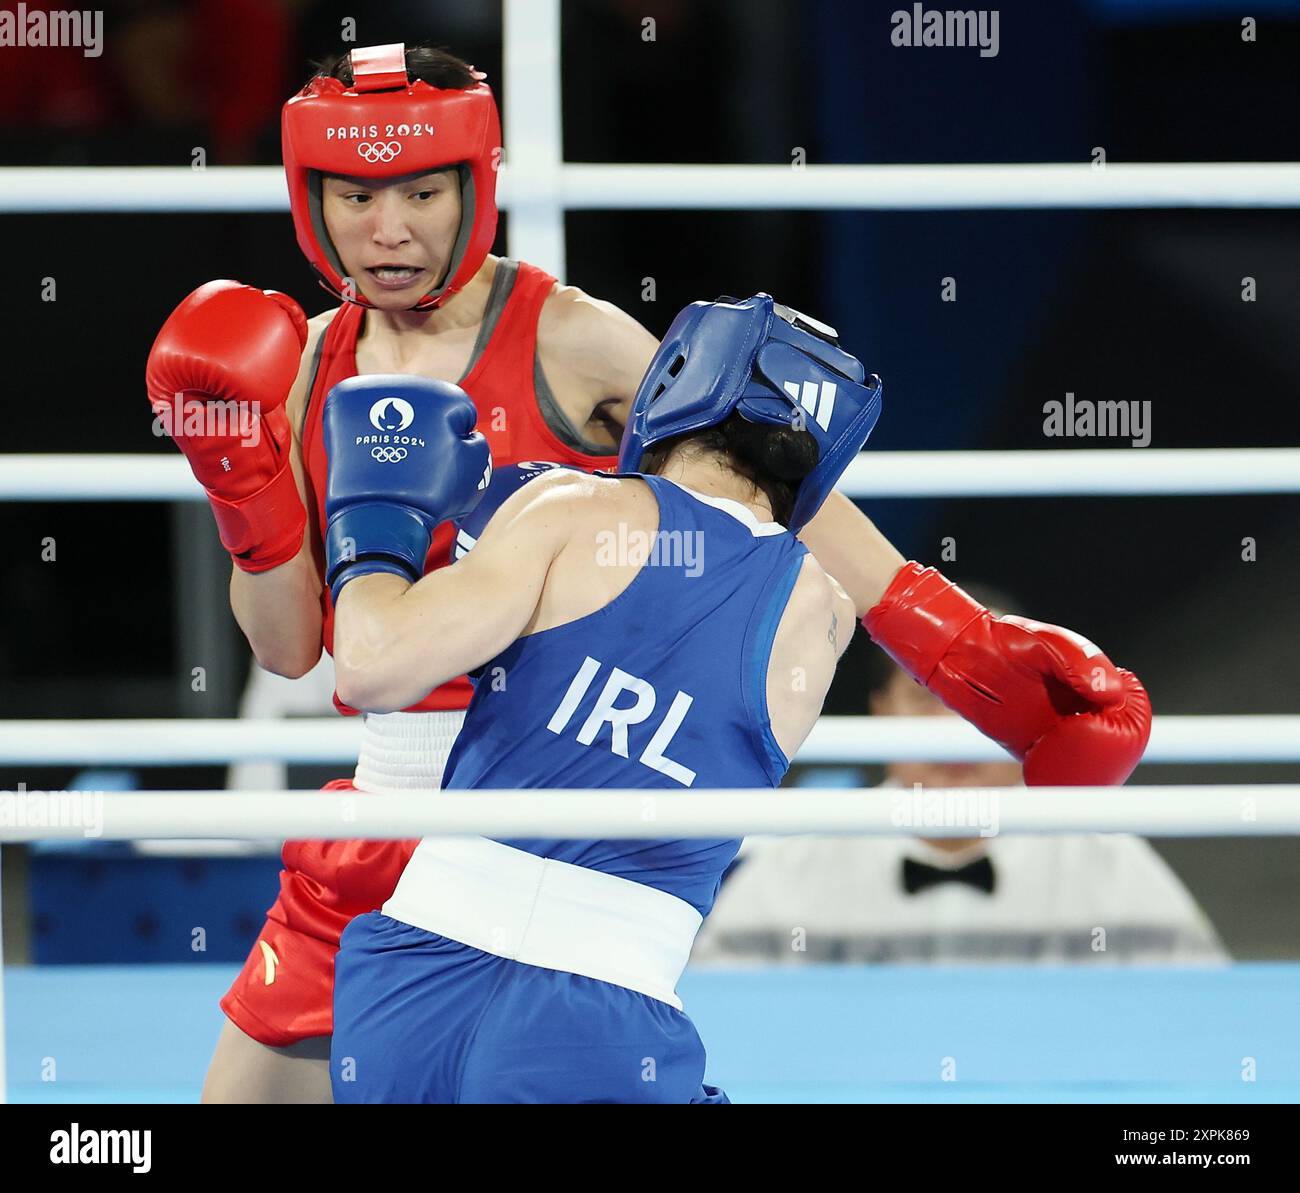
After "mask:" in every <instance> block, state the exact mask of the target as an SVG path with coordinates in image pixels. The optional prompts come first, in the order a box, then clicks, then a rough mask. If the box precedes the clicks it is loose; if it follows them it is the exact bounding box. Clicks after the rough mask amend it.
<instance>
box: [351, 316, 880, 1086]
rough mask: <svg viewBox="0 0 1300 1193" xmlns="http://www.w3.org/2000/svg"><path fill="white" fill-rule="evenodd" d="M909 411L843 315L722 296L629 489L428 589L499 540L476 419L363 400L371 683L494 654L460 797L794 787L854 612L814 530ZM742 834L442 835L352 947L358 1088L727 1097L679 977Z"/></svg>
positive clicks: (413, 693) (409, 396)
mask: <svg viewBox="0 0 1300 1193" xmlns="http://www.w3.org/2000/svg"><path fill="white" fill-rule="evenodd" d="M381 407H382V411H381V413H382V414H383V417H382V418H375V417H372V415H373V414H374V412H375V411H376V410H377V409H380V408H381ZM879 410H880V384H879V381H878V379H877V378H875V377H864V370H863V368H862V366H861V364H859V362H858V361H857V360H855V359H854V358H853V357H851V356H849V355H848V354H847V353H845V352H844V351H842V350H841V349H840V348H839V347H838V346H837V345H836V343H835V341H834V333H833V332H832V331H831V330H830V329H829V328H825V327H823V326H822V325H820V324H817V323H816V322H815V321H813V320H810V319H807V318H806V317H805V316H801V315H799V314H798V313H797V312H793V311H790V310H789V309H787V308H784V307H781V306H780V305H779V304H776V303H774V302H773V301H772V300H771V299H770V298H768V297H767V296H766V295H758V296H756V297H754V298H751V299H748V300H746V301H744V302H735V301H732V300H724V301H720V302H718V303H695V304H693V305H692V306H690V307H688V308H687V309H686V310H685V311H683V312H682V313H681V315H679V316H678V318H677V320H676V322H675V323H674V324H673V326H672V328H671V329H670V331H669V333H668V335H667V337H666V338H665V340H664V343H663V345H662V347H661V348H660V350H659V352H658V354H657V355H656V357H655V359H654V361H653V362H652V364H651V366H650V370H649V372H648V373H647V375H646V378H645V380H644V381H643V382H642V385H641V388H640V390H639V392H638V394H637V397H636V402H635V405H634V407H633V414H632V418H631V420H630V422H629V424H628V429H627V432H626V434H625V437H624V441H623V446H622V451H621V454H620V467H621V469H622V471H621V473H620V474H619V475H618V476H617V477H603V476H599V475H597V476H587V475H583V474H579V473H576V472H571V471H567V470H563V469H554V470H542V471H541V472H540V475H537V477H536V479H533V480H530V481H529V483H527V484H523V485H520V486H518V488H517V491H515V492H513V494H512V495H511V496H509V497H508V498H507V499H506V500H505V502H504V504H502V505H501V506H500V509H499V510H497V511H496V512H495V513H494V514H493V515H492V516H491V519H490V522H489V523H488V524H487V526H486V529H485V530H483V532H482V533H481V536H479V535H477V534H469V535H468V537H469V538H473V537H477V539H478V541H477V544H476V545H475V546H474V549H473V550H472V551H470V552H468V553H467V554H466V555H465V556H464V558H462V559H460V560H459V561H458V562H457V563H455V564H454V565H453V566H451V567H449V568H444V569H441V570H438V571H436V572H433V573H432V574H430V575H428V576H426V577H424V578H423V579H420V576H421V575H422V573H423V570H424V567H423V565H424V559H425V554H426V552H427V550H428V546H429V540H430V534H431V532H432V530H433V528H434V527H435V526H436V525H437V524H439V523H440V522H443V521H446V520H448V519H453V520H462V521H464V522H465V525H466V527H467V528H468V527H469V525H470V520H471V514H472V511H473V510H474V506H475V505H476V503H477V501H478V499H479V497H480V496H481V494H482V492H483V490H484V489H485V488H486V487H487V482H488V476H489V475H490V469H489V466H488V450H487V445H486V443H485V442H484V440H483V438H482V436H481V435H478V434H476V433H475V432H474V431H473V425H474V408H473V406H472V405H471V404H470V402H469V401H468V399H466V398H465V396H464V395H463V394H462V393H461V392H460V391H459V390H458V389H457V388H456V387H455V386H453V385H449V384H447V383H444V382H438V381H431V380H427V379H423V378H415V377H397V376H390V377H376V376H367V377H357V378H353V379H351V380H348V381H345V382H343V383H341V384H340V385H339V386H337V387H336V388H335V389H334V390H333V391H332V393H331V395H330V398H329V401H328V405H327V408H326V412H325V420H326V442H327V446H328V449H329V460H330V468H329V496H328V517H329V525H328V530H327V533H326V548H327V555H328V575H329V580H330V583H331V586H332V589H333V593H334V598H335V602H336V608H337V618H338V620H337V625H336V629H335V660H336V666H337V671H338V685H339V693H340V696H341V697H342V699H344V700H345V701H346V702H347V703H348V704H350V705H352V706H353V707H356V708H362V709H367V710H375V711H386V710H389V709H398V708H403V707H405V706H407V705H409V704H410V703H411V702H412V701H414V700H416V699H418V698H419V696H420V695H421V694H422V693H424V692H426V691H428V690H429V688H430V687H431V686H432V685H434V684H436V683H438V682H440V681H441V680H442V679H444V678H445V677H447V676H452V675H457V674H460V673H462V672H465V671H473V670H475V669H476V668H481V669H482V670H481V672H480V678H479V680H478V684H477V688H476V691H475V695H474V698H473V702H472V703H471V705H470V708H469V711H468V714H467V716H466V720H465V726H464V728H463V729H462V731H461V734H460V736H459V738H458V739H457V741H456V744H455V746H454V747H453V750H452V753H451V757H450V759H449V761H448V764H447V772H446V777H445V779H444V787H446V788H449V789H458V788H556V787H564V788H630V787H644V788H666V789H669V790H679V789H684V788H690V787H699V788H712V787H775V786H777V785H778V784H779V783H780V781H781V777H782V775H783V774H784V773H785V770H786V767H787V765H788V760H789V758H790V757H791V756H792V755H793V754H794V752H795V750H796V749H797V748H798V746H799V744H800V743H801V742H802V741H803V739H804V737H805V736H806V734H807V733H808V731H809V730H810V729H811V728H812V725H813V724H814V722H815V721H816V719H817V716H818V714H819V712H820V710H821V705H822V701H823V699H824V697H825V694H826V690H827V687H828V685H829V683H830V680H831V676H832V674H833V672H834V669H835V664H836V661H837V659H838V658H839V656H840V654H841V653H842V652H843V650H844V648H845V646H846V645H847V643H848V639H849V637H850V635H851V633H852V631H853V628H854V623H855V616H854V609H853V603H852V601H851V600H850V599H849V598H848V596H847V595H846V594H845V593H844V591H843V589H842V588H841V587H840V586H839V584H838V583H837V582H836V581H835V580H834V579H832V578H831V577H830V576H828V575H827V574H826V573H825V572H824V571H823V570H822V569H821V568H820V567H819V566H818V564H817V562H816V561H815V560H814V559H813V557H812V556H811V555H809V554H808V552H807V550H806V549H805V548H804V547H803V546H802V544H801V543H800V542H799V541H798V539H797V538H796V537H795V533H794V532H797V531H798V530H799V529H800V527H801V526H802V525H803V524H804V523H805V522H806V521H807V520H808V519H809V518H810V517H811V516H812V515H813V514H814V513H815V512H816V510H817V508H818V507H819V506H820V504H821V503H822V501H823V500H824V499H825V497H826V495H827V494H828V493H829V492H830V491H831V489H832V487H833V485H834V483H835V481H836V479H837V478H838V476H839V475H840V473H841V472H842V471H843V469H844V467H845V466H846V465H847V463H848V461H849V460H851V459H852V458H853V457H854V456H855V455H856V454H857V452H858V450H859V449H860V448H861V447H862V445H863V443H864V442H865V440H866V438H867V436H868V434H869V433H870V431H871V429H872V427H873V426H874V424H875V421H876V418H877V417H878V414H879ZM379 426H383V427H385V428H387V429H386V430H383V431H379V432H378V433H377V432H376V428H377V427H379ZM394 428H398V429H394ZM526 474H527V473H526V467H525V473H521V474H517V476H516V480H518V479H522V477H523V476H524V475H526ZM501 479H505V478H501ZM479 520H480V521H482V516H481V515H480V519H479ZM473 529H474V530H475V531H477V526H475V527H474V528H473ZM467 534H468V530H467ZM465 537H466V536H465V535H463V536H462V538H463V539H464V538H465ZM463 545H464V544H463ZM739 845H740V842H739V841H738V840H734V839H727V840H667V841H665V840H642V841H625V840H617V841H602V840H509V841H493V840H487V839H485V838H429V839H426V840H424V841H422V842H421V843H420V845H419V846H418V847H417V849H416V850H415V853H414V855H413V856H412V858H411V860H410V862H409V863H408V865H407V867H406V870H405V871H404V872H403V874H402V876H401V878H400V879H399V881H398V883H397V888H396V890H395V891H394V893H393V895H392V897H391V898H390V899H389V900H388V902H387V903H385V904H384V906H383V908H382V910H381V911H378V912H372V913H370V914H368V915H363V916H360V917H359V918H358V919H356V920H354V921H353V922H352V924H351V925H350V926H349V927H348V929H347V930H346V932H345V933H344V936H343V941H342V947H341V949H340V952H339V955H338V961H337V968H336V975H335V1009H334V1015H335V1028H334V1042H333V1050H332V1060H331V1076H332V1081H333V1086H334V1096H335V1099H336V1101H339V1102H373V1101H395V1102H678V1103H690V1102H696V1103H700V1102H705V1103H707V1102H722V1101H725V1100H726V1097H725V1095H724V1094H722V1093H721V1092H720V1091H718V1090H716V1089H713V1088H712V1087H711V1086H706V1085H705V1084H704V1082H703V1079H704V1067H705V1056H704V1048H703V1046H702V1044H701V1042H700V1039H699V1036H698V1035H697V1034H696V1031H695V1029H694V1026H693V1025H692V1023H691V1021H690V1020H689V1019H688V1018H687V1016H686V1015H685V1014H684V1013H683V1011H682V1007H681V1003H680V1000H679V999H678V997H677V994H676V992H675V987H676V984H677V980H678V978H679V976H680V974H681V971H682V968H683V967H684V965H685V963H686V959H687V957H688V955H689V953H690V949H691V944H692V941H693V940H694V937H695V933H696V931H697V929H698V928H699V925H700V923H701V922H702V919H703V917H704V916H706V915H707V914H708V912H709V909H710V907H711V905H712V903H713V899H714V896H715V895H716V893H717V890H718V885H719V882H720V879H721V876H722V873H723V871H724V870H725V869H726V867H727V865H728V863H729V862H730V861H731V860H732V858H733V856H734V855H735V853H736V850H737V849H738V848H739Z"/></svg>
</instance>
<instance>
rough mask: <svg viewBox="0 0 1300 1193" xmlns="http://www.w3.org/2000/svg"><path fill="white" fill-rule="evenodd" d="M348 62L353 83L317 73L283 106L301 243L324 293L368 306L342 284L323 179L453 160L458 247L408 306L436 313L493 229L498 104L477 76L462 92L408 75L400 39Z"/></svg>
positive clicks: (478, 258)
mask: <svg viewBox="0 0 1300 1193" xmlns="http://www.w3.org/2000/svg"><path fill="white" fill-rule="evenodd" d="M351 59H352V79H353V82H352V86H351V87H345V86H344V84H343V83H342V82H341V81H340V80H338V79H335V78H315V79H312V81H311V82H310V83H308V84H307V86H306V87H304V88H303V89H302V90H301V91H300V92H299V93H298V94H297V95H295V96H294V97H293V98H292V99H291V100H290V101H289V102H288V103H287V104H285V105H284V112H283V115H282V117H281V121H280V132H281V139H282V143H283V147H284V172H285V174H286V176H287V178H288V183H289V206H290V208H291V210H292V211H293V224H294V228H295V229H296V230H297V233H298V247H299V248H301V249H302V251H303V252H304V253H305V254H306V256H307V260H308V261H310V262H311V263H312V265H313V266H314V267H315V269H316V272H317V273H318V274H320V277H321V284H322V285H323V286H325V288H326V289H327V290H330V291H332V292H333V293H335V294H337V295H338V296H339V297H340V298H344V299H347V300H348V301H350V302H355V303H358V304H359V305H361V306H364V307H369V306H373V305H374V304H373V303H371V302H369V301H367V299H366V298H365V297H364V296H363V295H362V294H361V293H360V292H355V293H353V292H352V291H356V287H355V284H354V285H353V286H351V287H348V286H346V284H345V282H344V269H343V263H342V261H340V260H339V255H338V253H337V252H336V251H335V249H334V246H333V244H331V243H330V238H329V234H328V233H327V232H326V230H325V217H324V213H323V210H322V206H321V179H322V177H323V176H324V175H326V174H333V175H340V176H344V177H359V178H387V177H392V176H395V175H403V174H421V173H428V172H429V171H431V170H438V169H442V168H444V167H447V166H455V167H457V172H458V175H459V178H460V200H461V216H460V231H459V232H458V233H457V236H456V245H455V248H454V249H453V250H452V256H451V261H450V262H449V263H448V265H447V272H446V274H445V276H444V278H443V282H442V285H441V286H438V287H436V288H435V289H433V290H430V291H429V293H428V294H426V295H425V296H424V297H423V298H422V299H420V301H419V302H417V303H416V304H415V306H414V308H413V309H414V310H417V311H427V310H432V309H433V308H434V307H436V306H439V305H440V304H441V303H443V302H445V301H446V300H447V298H448V297H449V296H451V295H452V294H455V293H456V291H457V290H459V289H461V288H462V287H463V286H464V285H465V283H466V282H468V281H469V280H470V278H472V277H473V276H474V275H475V274H476V273H477V272H478V271H479V268H480V267H481V266H482V264H483V262H484V260H485V259H486V258H487V255H488V251H489V250H490V249H491V248H492V241H493V238H494V237H495V236H496V230H497V203H496V184H497V174H496V167H497V162H498V160H499V157H500V147H501V121H500V118H499V117H498V116H497V106H496V101H495V100H493V98H492V89H491V88H490V87H488V85H487V84H486V83H482V82H480V83H479V84H478V85H477V86H475V87H470V88H466V89H465V90H457V89H455V88H452V89H445V90H444V89H443V88H440V87H431V86H430V85H429V84H428V83H425V82H422V81H419V80H417V81H416V82H414V83H412V82H410V81H409V78H408V76H407V72H406V47H405V46H404V45H403V44H401V43H400V42H398V43H395V44H393V45H387V46H370V47H369V48H367V49H357V50H353V51H352V54H351Z"/></svg>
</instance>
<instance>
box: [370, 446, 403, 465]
mask: <svg viewBox="0 0 1300 1193" xmlns="http://www.w3.org/2000/svg"><path fill="white" fill-rule="evenodd" d="M370 458H371V459H372V460H377V461H378V462H379V463H380V464H400V463H401V462H402V461H403V460H405V459H406V448H404V447H372V448H371V449H370Z"/></svg>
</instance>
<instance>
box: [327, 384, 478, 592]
mask: <svg viewBox="0 0 1300 1193" xmlns="http://www.w3.org/2000/svg"><path fill="white" fill-rule="evenodd" d="M477 418H478V412H477V411H476V410H475V409H474V403H473V402H471V401H470V399H469V396H468V395H467V394H466V393H465V391H464V390H463V389H461V388H460V387H459V386H457V385H452V384H451V383H450V382H448V381H433V380H431V379H429V378H427V377H412V376H407V375H403V374H379V375H372V376H367V377H349V378H348V379H347V380H346V381H340V382H339V383H338V385H336V386H335V387H334V388H333V389H331V390H330V392H329V395H328V396H327V397H326V399H325V411H324V438H325V455H326V459H327V460H328V461H329V481H328V484H327V486H326V492H325V518H326V523H327V525H326V530H325V577H326V582H327V583H328V584H329V586H330V594H331V595H332V596H333V598H334V600H335V601H336V602H337V601H338V599H339V592H340V591H341V590H342V588H343V585H344V584H346V583H347V582H348V581H349V580H355V579H356V578H357V577H358V576H367V575H371V574H372V573H375V572H389V573H391V574H393V575H395V576H402V577H404V578H405V579H407V580H409V581H410V582H411V583H415V581H417V580H418V579H419V578H420V577H421V576H423V575H424V563H425V558H426V557H427V556H428V554H429V543H430V541H431V540H432V538H433V531H434V528H435V527H436V526H437V525H438V524H439V523H440V522H446V521H448V520H452V519H461V518H464V517H465V516H466V515H467V514H469V513H470V512H471V511H472V510H473V509H474V507H475V506H476V505H477V504H478V502H479V499H480V498H481V497H482V496H483V493H484V492H485V491H486V490H487V487H488V483H489V481H490V480H491V479H492V454H491V451H490V450H489V448H488V443H487V440H486V439H485V438H484V437H483V436H482V435H480V434H479V433H478V432H477V431H475V430H474V423H475V421H476V420H477Z"/></svg>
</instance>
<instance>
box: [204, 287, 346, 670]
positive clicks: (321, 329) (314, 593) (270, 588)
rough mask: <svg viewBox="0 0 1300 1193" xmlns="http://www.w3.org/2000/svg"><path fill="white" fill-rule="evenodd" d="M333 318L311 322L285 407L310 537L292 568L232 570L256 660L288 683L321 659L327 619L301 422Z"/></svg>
mask: <svg viewBox="0 0 1300 1193" xmlns="http://www.w3.org/2000/svg"><path fill="white" fill-rule="evenodd" d="M335 314H337V308H336V309H334V310H329V311H325V312H323V313H322V314H320V315H317V316H316V317H315V318H313V319H310V320H308V323H307V329H308V335H307V345H306V347H305V348H304V350H303V354H302V362H301V364H300V366H299V369H298V376H297V377H296V378H295V379H294V383H293V388H292V389H291V390H290V391H289V397H288V399H287V400H286V402H285V413H286V414H287V415H288V417H289V425H290V428H291V430H292V432H293V442H292V445H291V447H290V451H289V464H290V467H292V469H293V477H294V481H295V482H296V483H297V485H298V493H299V495H300V496H301V497H302V502H303V506H304V507H305V508H306V510H307V533H306V534H305V535H304V536H303V544H302V549H301V550H300V551H299V552H298V554H297V555H295V556H294V558H293V559H291V560H289V562H288V563H284V564H281V565H280V566H279V567H277V568H272V569H271V570H270V571H266V572H259V573H256V574H254V573H250V572H245V571H243V570H242V569H240V568H237V567H232V568H231V577H230V608H231V612H233V613H234V615H235V620H236V621H237V622H238V623H239V628H240V629H241V630H243V631H244V636H245V637H246V638H247V639H248V644H249V646H250V647H251V648H252V651H253V655H254V657H255V658H256V659H257V662H258V664H259V665H260V666H261V667H262V668H263V669H264V670H266V671H270V672H272V673H273V674H275V675H283V676H286V677H288V678H289V679H297V678H298V677H299V676H302V675H306V674H307V672H308V671H310V670H311V669H312V668H313V667H314V666H315V665H316V663H317V662H318V661H319V659H320V654H321V626H322V621H323V615H322V609H321V580H320V564H319V563H318V561H317V558H318V556H319V553H320V549H321V548H320V542H321V531H320V523H319V519H318V517H317V513H316V500H315V498H314V497H313V496H312V494H311V491H310V489H309V487H308V484H307V479H306V470H305V469H304V467H303V451H302V422H303V414H304V410H305V407H306V403H307V386H308V384H309V383H310V380H311V366H312V361H313V360H314V359H315V356H316V348H317V346H318V344H319V343H320V337H321V336H322V335H324V333H325V329H326V328H327V327H328V326H329V323H330V320H331V319H333V318H334V316H335Z"/></svg>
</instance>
